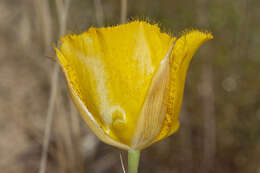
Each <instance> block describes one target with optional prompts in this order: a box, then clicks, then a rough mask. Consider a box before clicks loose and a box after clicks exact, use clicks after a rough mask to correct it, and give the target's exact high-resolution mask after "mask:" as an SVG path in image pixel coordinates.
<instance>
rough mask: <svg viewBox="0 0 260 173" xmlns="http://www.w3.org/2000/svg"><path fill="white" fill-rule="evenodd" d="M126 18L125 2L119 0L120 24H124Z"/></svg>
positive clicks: (124, 0) (125, 0)
mask: <svg viewBox="0 0 260 173" xmlns="http://www.w3.org/2000/svg"><path fill="white" fill-rule="evenodd" d="M126 18H127V0H121V23H126V20H127V19H126Z"/></svg>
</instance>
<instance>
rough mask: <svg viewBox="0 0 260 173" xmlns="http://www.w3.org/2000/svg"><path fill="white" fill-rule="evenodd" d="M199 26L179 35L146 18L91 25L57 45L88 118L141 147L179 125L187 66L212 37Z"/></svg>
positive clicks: (104, 136)
mask: <svg viewBox="0 0 260 173" xmlns="http://www.w3.org/2000/svg"><path fill="white" fill-rule="evenodd" d="M212 38H213V37H212V35H211V34H209V33H202V32H200V31H197V30H193V31H190V32H186V33H184V34H183V35H182V36H181V37H180V38H179V39H177V40H176V38H175V37H171V36H170V35H168V34H166V33H162V32H161V31H160V29H159V27H158V26H157V25H151V24H148V23H146V22H144V21H133V22H130V23H128V24H123V25H118V26H114V27H106V28H90V29H89V30H88V31H87V32H84V33H83V34H80V35H68V36H66V37H64V38H62V39H61V40H62V44H61V48H60V49H56V53H57V56H58V59H59V64H60V65H61V67H62V69H63V72H64V74H65V76H66V79H67V84H68V88H69V90H70V93H71V96H72V98H73V100H74V102H75V104H76V106H77V108H78V110H79V111H80V113H81V115H82V117H83V119H84V120H85V122H86V123H87V125H88V126H89V128H90V129H91V130H92V131H93V132H94V133H95V134H96V136H97V137H98V138H99V139H101V140H102V141H104V142H105V143H107V144H110V145H113V146H116V147H119V148H122V149H125V150H129V149H134V150H141V149H143V148H145V147H147V146H149V145H151V144H152V143H154V142H156V141H159V140H161V139H163V138H165V137H167V136H169V135H171V134H172V133H174V132H175V131H176V130H177V129H178V127H179V120H178V116H179V113H180V108H181V103H182V96H183V89H184V83H185V78H186V71H187V69H188V66H189V63H190V60H191V58H192V56H193V54H194V53H195V52H196V50H197V49H198V47H199V46H200V45H201V44H202V43H203V42H205V41H207V40H209V39H212Z"/></svg>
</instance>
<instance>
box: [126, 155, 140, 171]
mask: <svg viewBox="0 0 260 173" xmlns="http://www.w3.org/2000/svg"><path fill="white" fill-rule="evenodd" d="M139 159H140V151H136V150H128V173H138V165H139Z"/></svg>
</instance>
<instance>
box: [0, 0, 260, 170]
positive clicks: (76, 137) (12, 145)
mask: <svg viewBox="0 0 260 173" xmlns="http://www.w3.org/2000/svg"><path fill="white" fill-rule="evenodd" d="M259 9H260V2H259V1H258V0H215V1H207V0H193V1H188V0H175V1H173V0H128V2H126V1H125V0H122V1H120V0H70V1H69V0H1V1H0V136H1V139H0V172H2V173H38V172H39V169H40V168H41V170H42V172H41V173H43V172H44V169H45V171H46V172H47V173H74V172H77V173H107V172H115V173H121V172H123V171H122V168H121V164H120V157H119V156H120V150H118V149H116V148H114V147H111V146H108V145H106V144H103V143H102V142H100V141H99V140H98V139H97V138H96V137H95V136H93V134H92V133H91V132H90V131H89V129H88V127H87V126H86V125H85V124H84V123H83V121H82V119H81V118H80V116H78V112H77V110H76V109H75V107H74V105H73V103H72V102H71V99H70V97H69V95H68V92H67V88H66V85H65V82H64V77H63V75H62V74H60V72H59V67H58V66H57V65H55V63H54V62H53V61H52V60H51V59H52V58H51V57H55V53H54V51H53V46H54V45H56V44H57V40H58V38H59V37H60V36H62V35H64V34H65V33H81V32H83V31H85V30H87V29H88V28H89V27H90V26H108V25H115V24H118V23H120V22H121V21H122V20H124V17H125V15H126V16H127V17H128V18H130V19H131V18H145V19H146V18H149V19H150V20H152V21H155V22H159V23H160V25H161V26H162V28H163V30H165V31H169V32H171V33H173V34H174V35H178V34H179V33H180V32H182V31H183V30H186V29H194V28H195V29H201V30H208V31H210V32H212V33H213V35H214V37H215V38H214V40H211V41H209V42H207V44H205V45H203V46H202V47H201V48H200V50H199V51H198V52H197V53H196V55H195V56H194V58H193V61H192V63H191V66H190V69H189V72H188V76H187V82H186V88H185V94H184V103H183V106H182V112H181V116H180V120H181V127H180V129H179V131H178V132H177V133H175V134H174V135H172V136H170V137H168V138H167V139H164V140H162V141H161V142H158V143H156V144H154V145H152V146H151V147H149V148H147V149H145V150H144V151H142V156H141V163H140V172H141V173H159V172H160V173H217V172H222V173H230V172H236V173H249V172H250V173H260V126H259V123H260V80H259V76H258V75H259V74H260V38H259V34H260V22H259V19H260V11H259ZM48 57H50V58H48ZM48 139H49V140H48ZM122 156H123V160H124V161H126V153H125V152H122ZM45 161H46V162H45Z"/></svg>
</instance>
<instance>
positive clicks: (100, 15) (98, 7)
mask: <svg viewBox="0 0 260 173" xmlns="http://www.w3.org/2000/svg"><path fill="white" fill-rule="evenodd" d="M94 4H95V11H96V20H97V24H98V26H104V12H103V7H102V3H101V0H94Z"/></svg>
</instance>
